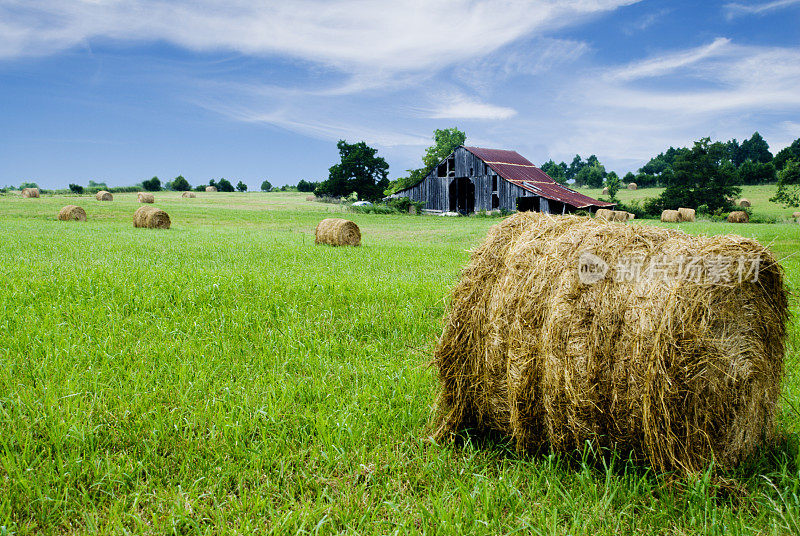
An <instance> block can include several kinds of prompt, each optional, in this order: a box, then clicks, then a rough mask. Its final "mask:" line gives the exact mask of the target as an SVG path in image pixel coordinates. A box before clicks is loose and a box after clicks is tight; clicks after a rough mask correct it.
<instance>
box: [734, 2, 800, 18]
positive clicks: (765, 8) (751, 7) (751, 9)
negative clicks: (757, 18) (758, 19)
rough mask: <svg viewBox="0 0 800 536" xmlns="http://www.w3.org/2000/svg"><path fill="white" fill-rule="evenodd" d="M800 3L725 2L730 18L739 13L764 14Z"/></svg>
mask: <svg viewBox="0 0 800 536" xmlns="http://www.w3.org/2000/svg"><path fill="white" fill-rule="evenodd" d="M798 4H800V0H773V1H772V2H762V3H756V4H741V3H738V2H732V3H730V4H725V11H726V15H727V17H728V19H732V18H734V17H736V16H739V15H762V14H764V13H768V12H770V11H775V10H778V9H782V8H785V7H790V6H794V5H798Z"/></svg>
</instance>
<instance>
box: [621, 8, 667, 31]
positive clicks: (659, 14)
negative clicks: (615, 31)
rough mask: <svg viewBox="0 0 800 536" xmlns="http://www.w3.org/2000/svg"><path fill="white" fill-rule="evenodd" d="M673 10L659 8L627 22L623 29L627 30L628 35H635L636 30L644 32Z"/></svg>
mask: <svg viewBox="0 0 800 536" xmlns="http://www.w3.org/2000/svg"><path fill="white" fill-rule="evenodd" d="M671 11H672V10H671V9H659V10H658V11H653V12H652V13H647V14H646V15H644V16H642V17H641V18H639V19H637V20H635V21H632V22H629V23H627V24H625V25H624V26H623V27H622V31H623V32H625V33H626V34H627V35H633V34H634V33H636V32H643V31H645V30H646V29H648V28H650V27H651V26H652V25H654V24H656V23H657V22H658V21H659V20H660V19H662V18H663V17H664V16H666V15H667V14H669V13H670V12H671Z"/></svg>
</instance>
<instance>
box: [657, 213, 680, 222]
mask: <svg viewBox="0 0 800 536" xmlns="http://www.w3.org/2000/svg"><path fill="white" fill-rule="evenodd" d="M661 221H664V222H669V223H674V222H679V221H681V215H680V212H678V211H677V210H665V211H664V212H662V213H661Z"/></svg>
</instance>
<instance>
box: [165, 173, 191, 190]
mask: <svg viewBox="0 0 800 536" xmlns="http://www.w3.org/2000/svg"><path fill="white" fill-rule="evenodd" d="M167 188H168V189H169V190H175V191H176V192H188V191H189V190H191V189H192V187H191V186H190V185H189V181H187V180H186V179H185V178H183V175H178V176H177V177H175V178H174V179H172V182H170V183H169V184H167Z"/></svg>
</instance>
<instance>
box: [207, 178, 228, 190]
mask: <svg viewBox="0 0 800 536" xmlns="http://www.w3.org/2000/svg"><path fill="white" fill-rule="evenodd" d="M212 182H213V181H212ZM209 184H210V183H209ZM212 186H214V185H213V184H212ZM216 186H217V190H218V191H220V192H232V191H233V184H231V181H229V180H228V179H220V180H219V181H217V184H216Z"/></svg>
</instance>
